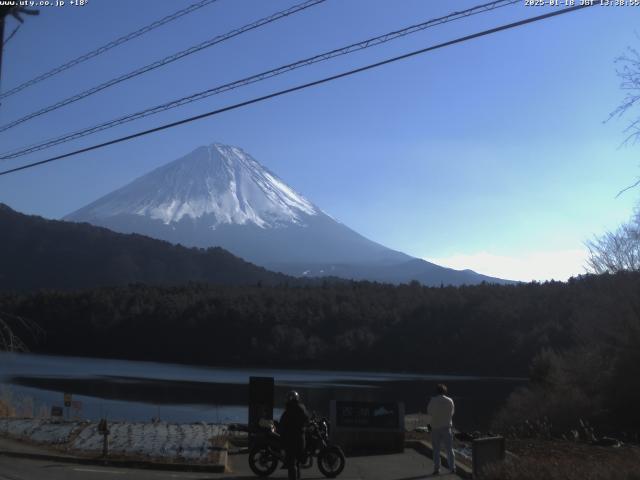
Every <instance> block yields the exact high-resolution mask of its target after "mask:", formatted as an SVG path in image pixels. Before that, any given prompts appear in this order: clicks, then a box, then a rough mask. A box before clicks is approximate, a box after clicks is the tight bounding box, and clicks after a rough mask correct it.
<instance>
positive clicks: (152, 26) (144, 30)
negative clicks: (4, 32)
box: [0, 0, 218, 99]
mask: <svg viewBox="0 0 640 480" xmlns="http://www.w3.org/2000/svg"><path fill="white" fill-rule="evenodd" d="M217 1H218V0H200V1H199V2H196V3H194V4H192V5H189V6H188V7H187V8H183V9H182V10H178V11H177V12H175V13H172V14H171V15H167V16H166V17H164V18H161V19H160V20H156V21H155V22H153V23H150V24H149V25H147V26H145V27H142V28H140V29H138V30H136V31H134V32H131V33H129V34H127V35H124V36H122V37H120V38H117V39H116V40H113V41H111V42H109V43H107V44H105V45H103V46H101V47H99V48H96V49H95V50H92V51H90V52H87V53H85V54H84V55H80V56H79V57H77V58H74V59H73V60H70V61H68V62H67V63H65V64H63V65H60V66H58V67H56V68H54V69H52V70H49V71H48V72H46V73H43V74H41V75H38V76H37V77H35V78H32V79H31V80H28V81H26V82H24V83H21V84H20V85H18V86H16V87H14V88H12V89H10V90H8V91H6V92H4V93H1V94H0V99H3V98H6V97H9V96H11V95H14V94H16V93H18V92H20V91H22V90H24V89H25V88H28V87H31V86H32V85H35V84H36V83H40V82H41V81H43V80H46V79H47V78H50V77H53V76H54V75H57V74H59V73H61V72H64V71H65V70H68V69H70V68H71V67H74V66H76V65H78V64H80V63H82V62H86V61H87V60H89V59H90V58H93V57H97V56H98V55H101V54H103V53H105V52H107V51H109V50H111V49H112V48H115V47H117V46H118V45H122V44H123V43H126V42H128V41H130V40H133V39H134V38H137V37H139V36H141V35H144V34H145V33H148V32H150V31H151V30H154V29H156V28H158V27H160V26H162V25H165V24H167V23H169V22H172V21H174V20H177V19H178V18H180V17H183V16H184V15H187V14H189V13H192V12H195V11H196V10H198V9H200V8H202V7H205V6H207V5H209V4H211V3H214V2H217Z"/></svg>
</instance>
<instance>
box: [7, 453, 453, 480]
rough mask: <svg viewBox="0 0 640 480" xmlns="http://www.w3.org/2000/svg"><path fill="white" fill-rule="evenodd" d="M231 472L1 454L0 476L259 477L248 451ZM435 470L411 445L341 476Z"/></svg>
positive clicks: (368, 478) (312, 475)
mask: <svg viewBox="0 0 640 480" xmlns="http://www.w3.org/2000/svg"><path fill="white" fill-rule="evenodd" d="M229 463H230V467H231V469H232V470H233V471H232V472H230V473H189V472H169V471H157V470H139V469H135V470H134V469H125V468H115V467H98V466H91V465H78V464H72V463H65V462H49V461H42V460H29V459H23V458H12V457H5V456H0V480H80V479H82V480H94V479H95V480H118V479H123V480H124V479H127V480H128V479H132V480H172V479H185V480H188V479H194V480H196V479H197V480H224V479H236V480H242V479H246V480H248V479H255V478H257V477H256V476H255V475H253V473H252V472H251V470H249V467H248V463H247V456H246V455H233V456H231V457H230V462H229ZM432 471H433V463H432V462H431V459H429V458H427V457H425V456H423V455H421V454H419V453H418V452H416V451H414V450H411V449H407V450H405V452H404V453H401V454H395V455H375V456H367V457H349V458H347V466H346V468H345V470H344V472H342V474H341V475H340V476H339V477H338V478H339V479H340V480H420V479H426V478H430V474H431V472H432ZM270 478H287V474H286V471H285V470H277V471H276V472H275V473H274V474H273V475H272V476H271V477H270ZM302 478H303V479H309V480H319V479H324V478H325V477H323V476H322V474H321V473H320V472H319V471H318V468H317V467H316V466H315V464H314V466H313V467H312V468H310V469H308V470H303V471H302ZM437 478H443V479H446V480H454V479H455V480H457V479H459V478H460V477H458V476H456V475H451V474H447V470H442V473H441V474H440V476H439V477H437Z"/></svg>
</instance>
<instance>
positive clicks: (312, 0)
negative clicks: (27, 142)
mask: <svg viewBox="0 0 640 480" xmlns="http://www.w3.org/2000/svg"><path fill="white" fill-rule="evenodd" d="M325 1H326V0H307V1H305V2H302V3H299V4H297V5H294V6H293V7H291V8H288V9H286V10H281V11H279V12H276V13H274V14H272V15H269V16H268V17H265V18H261V19H260V20H256V21H255V22H252V23H249V24H247V25H244V26H242V27H240V28H236V29H234V30H231V31H230V32H227V33H225V34H223V35H218V36H216V37H214V38H212V39H209V40H207V41H205V42H202V43H200V44H198V45H194V46H193V47H190V48H187V49H186V50H182V51H180V52H177V53H174V54H173V55H169V56H168V57H165V58H163V59H161V60H158V61H156V62H153V63H150V64H148V65H145V66H144V67H140V68H138V69H136V70H133V71H131V72H129V73H125V74H124V75H121V76H119V77H116V78H113V79H111V80H109V81H107V82H104V83H101V84H100V85H97V86H95V87H92V88H90V89H88V90H85V91H84V92H81V93H78V94H76V95H73V96H71V97H68V98H66V99H64V100H61V101H59V102H57V103H54V104H53V105H49V106H48V107H45V108H42V109H40V110H37V111H35V112H33V113H30V114H28V115H25V116H24V117H21V118H19V119H17V120H14V121H12V122H10V123H7V124H5V125H2V126H0V132H4V131H6V130H9V129H10V128H13V127H15V126H16V125H20V124H21V123H24V122H26V121H28V120H31V119H32V118H35V117H39V116H40V115H44V114H45V113H49V112H52V111H54V110H57V109H58V108H61V107H64V106H65V105H70V104H72V103H75V102H77V101H78V100H82V99H83V98H86V97H89V96H91V95H93V94H95V93H98V92H100V91H102V90H105V89H107V88H109V87H112V86H114V85H117V84H119V83H122V82H124V81H126V80H130V79H132V78H134V77H137V76H139V75H142V74H143V73H147V72H150V71H151V70H155V69H156V68H160V67H164V66H165V65H169V64H170V63H172V62H175V61H176V60H180V59H181V58H184V57H186V56H188V55H191V54H194V53H196V52H199V51H201V50H204V49H205V48H209V47H212V46H214V45H217V44H218V43H222V42H225V41H227V40H229V39H231V38H234V37H237V36H238V35H242V34H243V33H246V32H248V31H250V30H254V29H256V28H260V27H262V26H264V25H267V24H269V23H272V22H275V21H277V20H280V19H282V18H285V17H288V16H289V15H293V14H295V13H298V12H300V11H302V10H306V9H307V8H310V7H313V6H315V5H318V4H319V3H323V2H325Z"/></svg>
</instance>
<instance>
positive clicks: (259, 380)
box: [249, 377, 274, 430]
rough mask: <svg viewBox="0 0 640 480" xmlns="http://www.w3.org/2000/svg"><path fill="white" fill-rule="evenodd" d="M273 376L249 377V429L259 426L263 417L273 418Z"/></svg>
mask: <svg viewBox="0 0 640 480" xmlns="http://www.w3.org/2000/svg"><path fill="white" fill-rule="evenodd" d="M273 393H274V381H273V377H249V429H250V430H253V429H255V428H258V422H259V421H260V419H261V418H266V419H267V420H273Z"/></svg>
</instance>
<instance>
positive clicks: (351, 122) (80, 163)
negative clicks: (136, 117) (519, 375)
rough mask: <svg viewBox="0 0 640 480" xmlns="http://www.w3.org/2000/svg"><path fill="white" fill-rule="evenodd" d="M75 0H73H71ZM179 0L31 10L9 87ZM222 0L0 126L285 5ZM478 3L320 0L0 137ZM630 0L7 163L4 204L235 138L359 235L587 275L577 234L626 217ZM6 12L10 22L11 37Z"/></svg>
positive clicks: (433, 36) (106, 183)
mask: <svg viewBox="0 0 640 480" xmlns="http://www.w3.org/2000/svg"><path fill="white" fill-rule="evenodd" d="M67 3H68V2H67ZM190 3H193V1H190V0H185V1H182V0H171V1H170V0H138V1H136V2H130V1H124V0H89V1H88V3H87V4H86V5H85V6H84V7H72V6H65V7H62V8H57V7H41V15H40V16H38V17H27V18H26V22H25V24H24V26H23V27H22V28H21V29H20V30H19V31H18V32H17V33H16V35H15V36H14V38H13V39H12V40H11V41H10V42H9V43H8V44H7V45H6V47H5V51H4V57H3V66H2V77H3V78H2V90H3V91H6V90H7V89H9V88H11V87H13V86H15V85H17V84H18V83H21V82H23V81H25V80H28V79H30V78H32V77H34V76H36V75H38V74H40V73H43V72H44V71H47V70H49V69H50V68H53V67H56V66H58V65H59V64H61V63H64V62H66V61H68V60H70V59H72V58H74V57H76V56H77V55H79V54H82V53H84V52H86V51H89V50H92V49H93V48H96V47H98V46H100V45H102V44H104V43H106V42H108V41H110V40H113V39H114V38H116V37H118V36H121V35H124V34H127V33H129V32H130V31H133V30H135V29H137V28H139V27H141V26H143V25H146V24H148V23H150V22H151V21H153V20H156V19H159V18H161V17H163V16H165V15H167V14H169V13H172V12H174V11H176V10H177V9H179V8H180V7H182V6H187V5H189V4H190ZM295 3H296V2H295V1H284V0H270V1H265V0H219V1H218V2H216V3H214V4H212V5H209V6H207V7H204V8H202V9H200V10H199V11H198V12H197V13H194V14H191V15H187V16H185V17H183V18H181V19H179V20H177V21H175V22H173V23H170V24H168V25H165V26H163V27H160V28H158V29H157V30H155V31H154V32H152V33H149V34H147V35H144V36H142V37H140V38H138V39H136V40H133V41H131V42H129V43H127V44H126V45H123V46H120V47H117V48H115V49H113V50H111V51H109V52H108V53H106V54H104V55H101V56H99V57H97V58H95V59H92V60H90V61H88V62H86V63H84V64H82V65H80V66H78V67H75V68H72V69H70V70H68V71H67V72H65V73H63V74H61V75H58V76H56V77H54V78H52V79H49V80H47V81H44V82H42V83H40V84H39V85H37V86H34V87H32V88H29V89H27V90H24V91H23V92H21V93H19V94H16V95H14V96H12V97H9V98H7V99H5V100H4V101H3V104H2V106H0V123H1V124H5V123H7V122H9V121H11V120H13V119H15V118H18V117H21V116H23V115H25V114H27V113H29V112H31V111H34V110H36V109H39V108H41V107H43V106H46V105H49V104H50V103H53V102H55V101H58V100H61V99H63V98H66V97H67V96H69V95H71V94H73V93H76V92H78V91H81V90H84V89H86V88H90V87H92V86H94V85H96V84H97V83H100V82H102V81H105V80H108V79H110V78H112V77H115V76H117V75H119V74H123V73H126V72H128V71H130V70H132V69H134V68H136V67H139V66H142V65H145V64H147V63H150V62H151V61H154V60H157V59H159V58H162V57H163V56H166V55H168V54H170V53H173V52H175V51H178V50H181V49H184V48H187V47H189V46H191V45H193V44H196V43H199V42H202V41H204V40H206V39H208V38H210V37H212V36H215V35H217V34H221V33H225V32H227V31H229V30H231V29H233V28H236V27H239V26H241V25H243V24H246V23H249V22H250V21H253V20H256V19H258V18H261V17H263V16H266V15H269V14H271V13H274V12H276V11H278V10H282V9H284V8H287V7H289V6H292V5H294V4H295ZM479 3H482V2H480V1H477V2H469V1H453V0H452V1H438V0H402V1H391V0H368V1H365V0H349V1H342V0H328V1H326V2H325V3H323V4H320V5H318V6H316V7H313V8H310V9H308V10H306V11H304V12H301V13H298V14H296V15H293V16H291V17H289V18H286V19H283V20H280V21H278V22H275V23H273V24H271V25H268V26H266V27H263V28H261V29H258V30H255V31H253V32H250V33H247V34H244V35H242V36H240V37H237V38H235V39H232V40H230V41H228V42H225V43H223V44H221V45H217V46H214V47H212V48H210V49H207V50H205V51H203V52H200V53H197V54H195V55H193V56H191V57H188V58H186V59H183V60H180V61H178V62H175V63H173V64H172V65H170V66H168V67H165V68H161V69H158V70H156V71H154V72H151V73H148V74H146V75H143V76H141V77H138V78H137V79H134V80H132V81H128V82H125V83H124V84H121V85H118V86H115V87H112V88H110V89H108V90H106V91H103V92H101V93H99V94H97V95H94V96H93V97H90V98H89V99H85V100H83V101H80V102H77V103H75V104H74V105H72V106H67V107H64V108H62V109H60V110H58V111H56V112H53V113H50V114H48V115H45V116H42V117H40V118H37V119H34V120H32V121H30V122H27V123H25V124H23V125H20V126H18V127H16V128H13V129H11V130H9V131H6V132H3V133H0V150H1V151H2V152H4V151H6V150H10V149H13V148H16V147H20V146H23V145H28V144H32V143H34V142H37V141H39V140H42V139H47V138H50V137H55V136H57V135H60V134H64V133H67V132H70V131H73V130H76V129H78V128H81V127H83V126H86V125H93V124H96V123H100V122H101V121H105V120H109V119H111V118H114V117H117V116H120V115H122V114H126V113H129V112H133V111H136V110H139V109H142V108H145V107H148V106H152V105H155V104H158V103H162V102H164V101H167V100H169V99H173V98H177V97H180V96H183V95H187V94H190V93H194V92H196V91H199V90H202V89H205V88H208V87H211V86H215V85H219V84H222V83H225V82H228V81H232V80H235V79H238V78H241V77H244V76H247V75H250V74H253V73H258V72H260V71H263V70H266V69H269V68H272V67H276V66H279V65H281V64H285V63H289V62H292V61H295V60H298V59H300V58H303V57H307V56H311V55H314V54H316V53H320V52H323V51H326V50H329V49H332V48H336V47H340V46H343V45H346V44H348V43H351V42H355V41H358V40H362V39H365V38H368V37H370V36H374V35H378V34H381V33H385V32H389V31H392V30H396V29H399V28H402V27H405V26H407V25H411V24H415V23H419V22H422V21H424V20H428V19H430V18H433V17H437V16H441V15H444V14H447V13H449V12H451V11H454V10H461V9H464V8H469V7H471V6H473V5H476V4H479ZM551 8H553V7H526V6H524V0H523V2H522V4H518V5H515V6H511V7H505V8H502V9H500V10H496V11H494V12H490V13H486V14H482V15H477V16H474V17H471V18H467V19H464V20H460V21H457V22H453V23H450V24H447V25H443V26H438V27H435V28H431V29H428V30H426V31H424V32H421V33H418V34H415V35H412V36H409V37H406V38H404V39H401V40H398V41H395V42H392V43H390V44H387V45H384V46H380V47H375V48H372V49H370V50H368V51H364V52H359V53H356V54H353V55H349V56H345V57H342V58H339V59H335V60H332V61H330V62H326V63H323V64H320V65H315V66H312V67H309V68H305V69H302V70H299V71H296V72H293V73H291V74H288V75H285V76H282V77H279V78H275V79H271V80H268V81H265V82H261V83H259V84H256V85H252V86H249V87H247V88H243V89H240V90H237V91H234V92H229V93H225V94H222V95H218V96H214V97H210V98H209V99H207V100H204V101H201V102H197V103H193V104H191V105H188V106H185V107H182V108H179V109H175V110H172V111H169V112H165V113H163V114H160V115H156V116H153V117H150V118H147V119H144V120H141V121H137V122H134V123H130V124H128V125H125V126H121V127H118V128H115V129H112V130H109V131H107V132H103V133H101V134H98V135H95V136H91V137H87V138H85V139H82V140H79V141H76V142H73V143H68V144H66V145H64V146H59V147H56V148H53V149H50V150H47V151H46V152H40V153H35V154H32V155H30V156H28V157H23V159H21V160H11V161H4V163H3V165H2V166H3V167H10V166H17V165H20V164H22V163H25V162H30V161H37V160H40V159H42V158H46V157H48V156H50V155H53V154H56V153H64V152H66V151H68V150H70V149H72V148H73V149H75V148H80V147H83V146H87V145H91V144H93V143H98V142H100V141H105V140H108V139H111V138H113V137H115V136H119V135H122V134H127V133H131V132H134V131H138V130H141V129H144V128H150V127H153V126H156V125H158V124H160V123H165V122H168V121H172V120H177V119H180V118H183V117H186V116H189V115H194V114H198V113H202V112H205V111H208V110H212V109H215V108H219V107H222V106H225V105H229V104H232V103H235V102H238V101H242V100H245V99H248V98H252V97H254V96H258V95H263V94H266V93H269V92H272V91H275V90H278V89H282V88H286V87H290V86H293V85H296V84H298V83H303V82H307V81H310V80H313V79H316V78H319V77H322V76H326V75H330V74H333V73H336V72H340V71H342V70H346V69H350V68H353V67H356V66H361V65H365V64H367V63H370V62H374V61H378V60H381V59H384V58H387V57H390V56H394V55H398V54H402V53H405V52H407V51H410V50H414V49H418V48H423V47H425V46H428V45H432V44H435V43H439V42H442V41H445V40H449V39H452V38H455V37H458V36H462V35H466V34H469V33H472V32H476V31H479V30H482V29H486V28H490V27H493V26H496V25H499V24H501V23H506V22H511V21H515V20H518V19H522V18H525V17H528V16H534V15H539V14H542V13H545V12H548V11H550V9H551ZM639 20H640V7H631V6H627V7H593V8H590V9H586V10H584V11H579V12H576V13H572V14H568V15H563V16H560V17H557V18H553V19H550V20H546V21H544V22H541V23H536V24H532V25H528V26H524V27H521V28H518V29H515V30H510V31H506V32H501V33H498V34H495V35H492V36H489V37H484V38H481V39H478V40H474V41H472V42H468V43H464V44H461V45H456V46H452V47H448V48H445V49H441V50H438V51H434V52H431V53H428V54H425V55H422V56H418V57H414V58H411V59H409V60H406V61H403V62H399V63H396V64H393V65H388V66H385V67H382V68H380V69H376V70H373V71H368V72H366V73H362V74H359V75H357V76H353V77H350V78H347V79H343V80H339V81H336V82H333V83H331V84H326V85H322V86H319V87H316V88H313V89H308V90H305V91H302V92H297V93H294V94H291V95H288V96H286V97H280V98H278V99H273V100H270V101H267V102H264V103H261V104H257V105H253V106H249V107H247V108H243V109H240V110H236V111H233V112H228V113H225V114H222V115H219V116H216V117H212V118H208V119H205V120H202V121H199V122H196V123H192V124H189V125H185V126H182V127H178V128H175V129H172V130H169V131H165V132H162V133H158V134H154V135H150V136H147V137H144V138H141V139H138V140H134V141H131V142H127V143H123V144H120V145H116V146H113V147H108V148H105V149H103V150H99V151H95V152H91V153H87V154H82V155H78V156H76V157H74V158H72V159H66V160H62V161H60V162H54V163H52V164H50V165H47V166H43V167H39V168H34V169H31V170H27V171H24V172H20V173H17V174H13V175H7V176H3V177H0V202H4V203H7V204H8V205H10V206H11V207H12V208H14V209H16V210H19V211H22V212H26V213H33V214H38V215H42V216H45V217H48V218H60V217H62V216H63V215H65V214H67V213H69V212H71V211H73V210H75V209H77V208H79V207H81V206H83V205H85V204H86V203H88V202H90V201H92V200H95V199H96V198H98V197H100V196H102V195H104V194H106V193H108V192H110V191H112V190H113V189H115V188H118V187H120V186H122V185H124V184H126V183H128V182H129V181H131V180H132V179H134V178H135V177H137V176H139V175H141V174H143V173H146V172H147V171H149V170H151V169H153V168H155V167H157V166H159V165H162V164H164V163H167V162H169V161H172V160H174V159H176V158H178V157H179V156H181V155H184V154H186V153H188V152H189V151H191V150H193V149H194V148H196V147H197V146H200V145H205V144H210V143H213V142H214V141H218V142H223V143H229V144H233V145H238V146H241V147H242V148H244V149H245V150H246V151H248V152H249V153H251V154H252V155H253V156H254V157H255V158H256V159H257V160H258V161H260V162H261V163H263V164H264V165H266V166H267V167H268V168H270V169H271V170H273V171H274V172H276V173H277V174H278V175H279V176H280V177H282V178H283V179H284V180H285V181H286V182H287V183H289V184H290V185H291V186H293V187H294V188H295V189H296V190H298V191H299V192H301V193H302V194H304V195H305V196H306V197H307V198H309V199H310V200H312V201H313V202H314V203H316V204H317V205H318V206H320V207H321V208H322V209H323V210H325V211H326V212H328V213H330V214H331V215H332V216H334V217H335V218H337V219H339V220H340V221H342V222H343V223H345V224H347V225H349V226H350V227H352V228H353V229H354V230H356V231H358V232H360V233H362V234H363V235H365V236H367V237H369V238H371V239H373V240H376V241H378V242H380V243H382V244H384V245H387V246H389V247H392V248H394V249H397V250H401V251H404V252H406V253H408V254H411V255H414V256H417V257H421V258H426V259H432V260H435V261H437V262H439V263H441V264H444V265H447V266H452V267H454V268H473V269H475V270H478V271H480V272H481V273H486V274H491V275H498V276H503V277H508V278H517V279H521V280H530V279H538V280H544V279H548V278H557V279H565V278H567V277H568V276H569V275H572V274H579V273H582V272H583V269H582V264H583V262H584V241H585V240H586V239H589V238H591V237H592V236H593V235H594V234H597V233H601V232H603V231H604V230H606V229H612V228H615V227H616V226H617V225H619V224H620V223H621V222H623V221H625V220H626V219H628V218H629V216H630V215H631V213H632V211H633V208H634V206H635V205H636V203H637V198H638V192H637V191H632V192H629V193H627V194H625V195H622V196H621V197H619V198H615V196H616V193H617V192H618V191H619V190H620V189H622V188H624V187H625V186H627V185H628V184H629V183H632V182H633V181H634V180H635V179H636V178H637V176H638V173H639V170H638V163H639V162H638V155H639V153H640V150H639V148H640V147H624V148H619V145H620V143H621V141H622V140H623V139H624V135H623V133H622V130H623V129H624V127H625V125H626V120H628V119H629V118H630V117H628V118H627V119H622V120H612V121H610V122H607V123H603V121H604V120H605V119H606V118H607V117H608V114H609V112H611V111H612V110H613V109H614V108H615V107H616V106H617V105H618V104H619V103H620V101H621V99H622V96H623V92H622V91H621V90H620V89H619V83H620V82H619V80H618V78H617V77H616V74H615V65H614V59H615V58H616V57H617V56H619V55H620V54H622V53H623V52H624V50H625V48H626V47H627V46H629V45H630V46H640V37H638V35H637V28H638V21H639ZM15 25H16V23H15V22H14V21H13V20H12V19H9V20H8V21H7V26H6V29H5V33H6V34H8V33H10V32H11V31H12V30H13V28H14V27H15Z"/></svg>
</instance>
